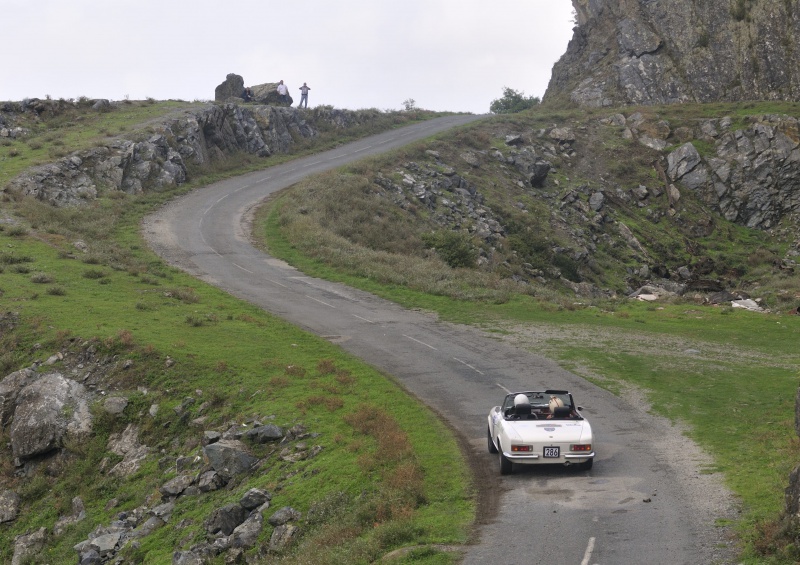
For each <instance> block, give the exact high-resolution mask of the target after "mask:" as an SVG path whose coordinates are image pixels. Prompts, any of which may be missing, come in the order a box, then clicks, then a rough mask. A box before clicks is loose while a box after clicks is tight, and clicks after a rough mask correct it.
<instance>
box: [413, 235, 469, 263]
mask: <svg viewBox="0 0 800 565" xmlns="http://www.w3.org/2000/svg"><path fill="white" fill-rule="evenodd" d="M422 240H423V241H424V242H425V244H426V245H429V246H430V247H433V248H434V249H435V250H436V254H437V255H439V257H441V259H442V261H444V262H445V263H447V264H448V265H450V266H451V267H453V268H454V269H457V268H460V267H466V268H472V267H474V266H475V262H476V261H477V259H478V251H477V249H475V247H474V246H473V245H472V241H471V238H470V236H468V235H467V234H465V233H461V232H454V231H445V232H442V231H439V232H434V233H430V234H423V235H422Z"/></svg>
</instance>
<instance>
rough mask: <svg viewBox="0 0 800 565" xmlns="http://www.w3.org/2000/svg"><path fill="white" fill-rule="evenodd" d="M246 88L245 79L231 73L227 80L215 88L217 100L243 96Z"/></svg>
mask: <svg viewBox="0 0 800 565" xmlns="http://www.w3.org/2000/svg"><path fill="white" fill-rule="evenodd" d="M243 90H244V79H243V78H242V77H241V76H240V75H237V74H234V73H230V74H229V75H228V76H227V77H225V82H223V83H222V84H220V85H219V86H217V88H215V89H214V100H215V101H216V102H227V101H228V99H230V98H241V96H242V91H243Z"/></svg>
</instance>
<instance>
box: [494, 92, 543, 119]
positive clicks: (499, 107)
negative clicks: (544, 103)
mask: <svg viewBox="0 0 800 565" xmlns="http://www.w3.org/2000/svg"><path fill="white" fill-rule="evenodd" d="M539 102H541V100H540V99H539V97H538V96H528V97H526V96H525V93H524V92H517V91H516V90H514V89H513V88H509V87H507V86H504V87H503V96H502V98H498V99H497V100H492V103H491V104H490V105H489V111H490V112H491V113H492V114H515V113H517V112H522V111H523V110H528V109H530V108H533V107H534V106H538V105H539Z"/></svg>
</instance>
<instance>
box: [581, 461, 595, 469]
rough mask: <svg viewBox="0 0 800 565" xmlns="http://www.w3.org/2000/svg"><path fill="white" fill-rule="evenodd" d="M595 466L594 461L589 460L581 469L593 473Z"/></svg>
mask: <svg viewBox="0 0 800 565" xmlns="http://www.w3.org/2000/svg"><path fill="white" fill-rule="evenodd" d="M593 465H594V459H587V460H586V461H585V462H584V464H583V465H581V467H582V468H583V470H584V471H591V470H592V466H593Z"/></svg>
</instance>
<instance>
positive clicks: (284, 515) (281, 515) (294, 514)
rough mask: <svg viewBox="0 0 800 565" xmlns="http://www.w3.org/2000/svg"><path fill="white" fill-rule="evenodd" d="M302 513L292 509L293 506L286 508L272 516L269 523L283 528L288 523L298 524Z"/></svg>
mask: <svg viewBox="0 0 800 565" xmlns="http://www.w3.org/2000/svg"><path fill="white" fill-rule="evenodd" d="M300 516H301V515H300V512H298V511H297V510H295V509H294V508H292V507H291V506H284V507H283V508H281V509H280V510H277V511H276V512H275V513H274V514H273V515H272V516H270V518H269V523H270V525H272V526H282V525H283V524H286V523H288V522H296V521H297V520H299V519H300Z"/></svg>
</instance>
